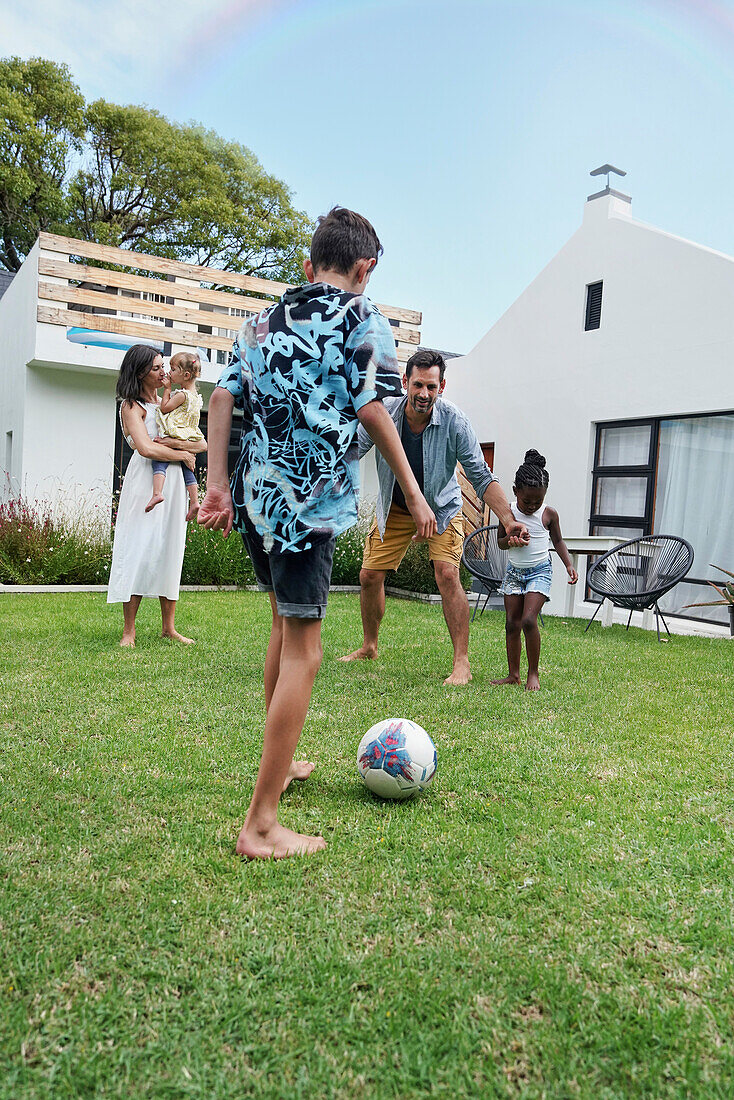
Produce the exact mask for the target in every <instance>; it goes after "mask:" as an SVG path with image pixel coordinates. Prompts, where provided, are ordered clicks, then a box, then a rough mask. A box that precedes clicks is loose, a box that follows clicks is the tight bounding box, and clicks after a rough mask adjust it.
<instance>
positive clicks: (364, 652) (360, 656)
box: [337, 645, 377, 661]
mask: <svg viewBox="0 0 734 1100" xmlns="http://www.w3.org/2000/svg"><path fill="white" fill-rule="evenodd" d="M376 656H377V646H371V645H363V646H360V647H359V649H355V651H354V653H347V654H346V656H345V657H338V658H337V660H339V661H374V659H375V657H376Z"/></svg>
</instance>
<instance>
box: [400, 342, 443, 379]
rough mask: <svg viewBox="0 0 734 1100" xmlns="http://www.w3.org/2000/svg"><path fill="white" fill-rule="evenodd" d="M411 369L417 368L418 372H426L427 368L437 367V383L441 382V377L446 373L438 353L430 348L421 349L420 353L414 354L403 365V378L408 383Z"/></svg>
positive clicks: (441, 356)
mask: <svg viewBox="0 0 734 1100" xmlns="http://www.w3.org/2000/svg"><path fill="white" fill-rule="evenodd" d="M413 367H417V368H418V370H427V368H428V367H438V377H439V381H441V382H443V376H444V374H445V373H446V362H445V360H444V357H443V355H441V352H440V351H431V350H430V348H421V350H420V351H416V352H414V353H413V354H412V355H411V357H410V359H409V360H408V362H407V363H406V364H405V376H406V378H407V379H408V381H410V375H411V372H412V370H413Z"/></svg>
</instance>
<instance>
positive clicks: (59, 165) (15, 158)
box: [0, 58, 310, 282]
mask: <svg viewBox="0 0 734 1100" xmlns="http://www.w3.org/2000/svg"><path fill="white" fill-rule="evenodd" d="M0 97H2V103H3V107H4V108H5V109H4V116H5V117H4V120H3V121H2V123H0V125H1V126H2V129H0V142H1V143H2V144H1V145H0V217H1V219H2V222H1V225H0V230H1V231H2V234H3V240H2V242H0V243H1V244H2V247H0V263H2V264H4V265H5V266H6V267H8V268H9V269H11V270H17V268H18V267H19V266H20V262H21V260H22V258H23V256H24V255H25V254H26V253H27V252H28V250H29V248H30V247H31V246H32V244H33V242H34V240H35V238H36V235H37V233H38V230H39V229H52V230H55V231H57V232H60V233H64V234H66V235H68V236H70V237H79V238H82V239H84V240H91V241H97V242H99V243H100V244H110V245H117V246H119V247H122V248H132V249H137V250H140V251H143V252H151V253H155V254H157V255H159V256H167V257H169V258H170V259H177V260H187V261H191V262H194V263H201V264H207V265H210V266H213V267H220V268H226V269H228V270H230V271H240V272H244V273H246V274H255V275H261V276H265V277H269V278H274V279H281V280H283V281H286V282H296V281H299V280H300V278H301V275H302V267H301V264H302V261H303V258H304V257H305V255H307V247H308V240H309V236H310V223H309V219H308V218H307V216H306V215H305V214H304V213H303V212H301V211H298V210H296V209H295V207H294V206H293V203H292V197H291V192H290V191H289V189H288V188H287V187H286V185H285V184H284V183H283V182H282V181H281V180H279V179H277V178H276V177H275V176H271V175H269V174H268V173H267V172H266V171H265V169H264V168H263V167H262V165H261V164H260V162H259V161H258V159H257V157H256V156H255V155H254V154H253V153H252V152H251V151H250V150H249V149H247V148H246V147H245V146H243V145H239V144H238V143H236V142H229V141H226V140H225V139H224V138H222V137H220V136H219V135H218V134H216V133H214V132H213V131H211V130H205V129H204V128H202V127H200V126H197V125H194V124H189V125H182V124H179V123H174V122H171V121H169V120H168V119H166V118H164V116H163V115H161V114H160V113H159V112H158V111H154V110H151V109H149V108H147V107H135V106H118V105H117V104H114V103H108V102H106V101H105V100H103V99H99V100H96V101H95V102H94V103H90V104H88V105H87V106H86V107H85V106H84V101H83V99H82V97H81V95H80V93H79V91H78V89H77V88H76V87H75V85H73V84H72V82H71V78H70V77H69V74H68V71H67V70H66V68H65V67H64V66H59V65H55V64H54V63H53V62H50V61H40V60H36V61H33V62H22V61H19V59H17V58H11V59H9V60H6V61H0ZM72 154H74V155H73V159H72ZM6 211H7V213H6Z"/></svg>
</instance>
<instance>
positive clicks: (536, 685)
mask: <svg viewBox="0 0 734 1100" xmlns="http://www.w3.org/2000/svg"><path fill="white" fill-rule="evenodd" d="M525 690H526V691H540V679H539V677H538V673H537V672H529V673H528V682H527V683H526V685H525Z"/></svg>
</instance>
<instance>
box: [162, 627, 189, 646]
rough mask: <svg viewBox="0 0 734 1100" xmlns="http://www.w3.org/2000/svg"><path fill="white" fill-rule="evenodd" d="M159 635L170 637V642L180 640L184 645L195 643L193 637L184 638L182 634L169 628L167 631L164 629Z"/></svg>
mask: <svg viewBox="0 0 734 1100" xmlns="http://www.w3.org/2000/svg"><path fill="white" fill-rule="evenodd" d="M161 637H162V638H170V639H171V641H172V642H182V643H183V644H184V645H196V642H195V640H194V639H193V638H184V636H183V634H179V632H178V631H177V630H171V631H170V632H169V633H166V631H165V630H164V631H163V633H162V635H161Z"/></svg>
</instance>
